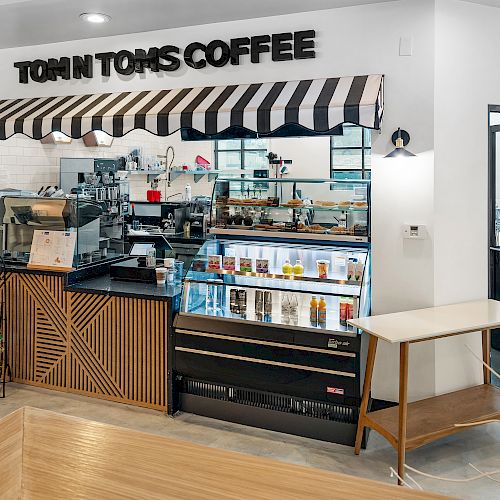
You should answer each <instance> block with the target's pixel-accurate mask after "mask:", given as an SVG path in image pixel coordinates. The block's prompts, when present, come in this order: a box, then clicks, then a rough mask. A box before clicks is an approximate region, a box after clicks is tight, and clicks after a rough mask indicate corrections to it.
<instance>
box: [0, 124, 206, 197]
mask: <svg viewBox="0 0 500 500" xmlns="http://www.w3.org/2000/svg"><path fill="white" fill-rule="evenodd" d="M168 146H173V148H174V151H175V160H174V165H182V164H183V163H187V164H193V163H194V161H195V158H196V156H197V155H201V156H203V157H204V158H206V159H207V160H208V161H209V162H210V163H212V164H213V143H212V142H211V141H200V142H183V141H181V138H180V134H179V133H176V134H173V135H171V136H169V137H157V136H155V135H153V134H150V133H148V132H145V131H143V130H134V131H133V132H130V133H129V134H127V135H126V136H125V137H120V138H115V139H114V141H113V145H112V146H111V147H110V148H104V147H86V146H85V144H84V143H83V141H82V139H73V141H72V142H71V144H57V145H54V144H41V143H40V141H36V140H34V139H30V138H29V137H26V136H24V135H21V134H16V135H14V136H12V137H11V138H9V139H7V140H6V141H0V189H4V188H15V189H24V190H31V191H38V190H39V189H40V188H41V187H42V186H49V185H50V186H54V185H58V184H59V160H60V158H117V157H119V156H126V155H127V154H128V153H130V152H131V151H132V150H133V149H135V148H138V147H141V148H142V151H143V153H144V154H147V155H164V154H165V151H166V149H167V147H168ZM187 177H188V176H180V177H179V178H178V179H177V180H175V181H174V182H173V183H172V186H171V187H170V188H168V187H167V186H166V182H160V186H159V187H160V188H161V190H162V193H163V197H162V198H163V199H165V198H166V197H168V196H171V195H174V194H175V193H178V192H183V190H184V185H185V184H186V182H189V183H190V184H191V185H192V193H193V195H194V194H207V195H208V194H211V185H209V184H208V183H207V181H206V180H205V179H203V180H201V181H200V182H199V183H197V184H194V182H193V178H192V177H190V178H189V179H186V178H187ZM149 188H150V185H149V184H148V183H147V180H146V176H144V177H143V176H134V177H133V178H132V180H131V182H130V195H131V199H132V200H137V201H141V200H145V199H146V191H147V190H148V189H149ZM173 199H175V198H173Z"/></svg>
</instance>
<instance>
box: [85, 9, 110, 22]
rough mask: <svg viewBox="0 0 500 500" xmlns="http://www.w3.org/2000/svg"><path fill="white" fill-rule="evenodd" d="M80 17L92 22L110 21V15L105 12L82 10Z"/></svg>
mask: <svg viewBox="0 0 500 500" xmlns="http://www.w3.org/2000/svg"><path fill="white" fill-rule="evenodd" d="M80 19H83V20H84V21H87V22H88V23H93V24H103V23H108V22H109V21H111V16H108V15H107V14H100V13H99V12H84V13H83V14H80Z"/></svg>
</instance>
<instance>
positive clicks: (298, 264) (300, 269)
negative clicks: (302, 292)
mask: <svg viewBox="0 0 500 500" xmlns="http://www.w3.org/2000/svg"><path fill="white" fill-rule="evenodd" d="M293 274H295V276H302V275H303V274H304V266H303V265H302V261H300V260H299V259H297V260H296V261H295V265H294V266H293Z"/></svg>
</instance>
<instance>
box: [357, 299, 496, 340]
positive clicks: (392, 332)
mask: <svg viewBox="0 0 500 500" xmlns="http://www.w3.org/2000/svg"><path fill="white" fill-rule="evenodd" d="M349 324H351V325H352V326H355V327H356V328H360V329H361V330H363V331H365V332H367V333H369V334H371V335H374V336H376V337H379V338H380V339H382V340H385V341H387V342H391V343H401V342H412V341H415V340H425V339H429V338H432V337H439V336H441V335H450V334H455V333H463V332H471V331H479V330H485V329H490V328H497V327H499V326H500V301H496V300H491V299H489V300H478V301H475V302H464V303H462V304H451V305H448V306H439V307H429V308H427V309H417V310H414V311H404V312H399V313H392V314H381V315H379V316H368V317H367V318H357V319H352V320H349Z"/></svg>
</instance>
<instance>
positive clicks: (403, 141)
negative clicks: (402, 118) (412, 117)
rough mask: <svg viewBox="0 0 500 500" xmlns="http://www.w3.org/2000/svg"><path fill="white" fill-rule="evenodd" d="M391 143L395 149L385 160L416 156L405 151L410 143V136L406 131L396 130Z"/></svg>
mask: <svg viewBox="0 0 500 500" xmlns="http://www.w3.org/2000/svg"><path fill="white" fill-rule="evenodd" d="M391 139H392V143H393V144H394V146H396V148H395V149H394V150H393V151H391V152H390V153H389V154H388V155H386V158H397V157H401V156H416V155H415V154H413V153H412V152H411V151H408V150H407V149H406V146H407V145H408V143H409V142H410V134H409V133H408V132H407V131H406V130H401V129H400V128H398V129H397V130H396V132H394V134H392V137H391Z"/></svg>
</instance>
